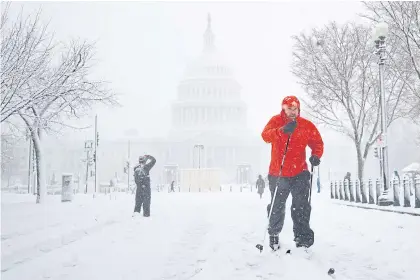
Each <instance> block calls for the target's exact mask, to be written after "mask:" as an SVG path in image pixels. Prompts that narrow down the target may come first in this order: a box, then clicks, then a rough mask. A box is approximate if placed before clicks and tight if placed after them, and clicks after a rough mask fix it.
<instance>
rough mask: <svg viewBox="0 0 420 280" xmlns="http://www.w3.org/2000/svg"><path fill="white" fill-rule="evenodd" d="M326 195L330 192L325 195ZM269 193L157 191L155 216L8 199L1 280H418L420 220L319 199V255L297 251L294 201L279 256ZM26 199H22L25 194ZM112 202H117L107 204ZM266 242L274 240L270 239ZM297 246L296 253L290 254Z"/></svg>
mask: <svg viewBox="0 0 420 280" xmlns="http://www.w3.org/2000/svg"><path fill="white" fill-rule="evenodd" d="M325 195H328V194H325ZM268 196H269V194H268V193H266V194H265V197H264V199H262V200H260V199H259V197H258V195H257V194H256V193H255V192H254V193H198V194H194V193H169V194H168V193H153V194H152V208H151V215H152V216H151V217H150V218H145V217H143V216H140V217H134V218H132V217H131V214H132V209H133V206H134V205H133V200H134V196H133V195H128V194H116V195H114V196H113V197H112V196H111V197H110V196H109V195H100V196H98V197H97V198H95V199H92V198H91V197H89V196H84V195H78V196H76V198H75V201H73V202H72V203H60V202H59V197H50V198H49V200H51V201H48V203H47V204H45V205H42V206H40V205H36V204H34V203H33V196H32V197H31V196H29V197H28V199H30V201H25V199H24V198H22V195H21V196H20V197H18V199H21V200H23V201H22V202H19V203H12V202H13V199H16V198H15V197H14V196H13V195H3V197H2V279H4V280H9V279H34V280H35V279H58V280H64V279H78V280H82V279H86V280H87V279H103V280H106V279H110V280H111V279H112V280H115V279H124V280H125V279H127V280H131V279H150V280H158V279H163V280H171V279H185V280H187V279H194V280H209V279H226V280H227V279H229V280H231V279H240V280H247V279H288V280H294V279H296V280H298V279H299V280H301V279H320V280H322V279H327V280H328V279H332V278H331V277H330V276H328V275H327V271H328V269H329V268H330V267H334V268H335V270H336V279H337V280H346V279H352V280H358V279H373V280H376V279H377V280H399V279H408V280H414V279H417V277H418V275H419V274H420V270H419V268H418V267H419V266H418V260H419V259H420V244H418V242H416V240H418V236H417V235H418V232H420V219H419V217H413V216H407V215H399V214H394V213H387V212H379V211H373V210H365V209H358V208H352V207H345V206H341V205H336V204H333V203H332V202H331V201H330V200H329V199H328V198H327V197H323V196H319V195H317V194H314V197H313V209H312V218H311V226H312V228H313V229H314V231H315V245H314V246H313V247H312V251H313V259H311V260H307V259H305V256H301V254H300V253H299V252H298V249H296V248H294V246H293V242H292V240H293V235H292V223H291V218H290V211H289V209H290V202H291V201H290V200H291V199H289V202H288V207H287V213H286V222H285V227H284V229H283V232H282V233H281V235H280V242H281V243H282V249H281V250H280V251H279V252H276V253H273V252H271V249H270V248H269V246H268V242H266V244H264V251H263V252H262V253H260V252H259V251H258V249H256V248H255V245H256V244H257V243H261V242H262V238H263V230H264V227H265V225H266V218H265V215H266V212H265V206H266V204H267V202H268V199H269V197H268ZM23 197H25V196H24V195H23ZM110 198H111V199H110ZM267 240H268V236H267V239H266V241H267ZM287 248H291V250H292V255H291V256H287V255H285V251H286V249H287Z"/></svg>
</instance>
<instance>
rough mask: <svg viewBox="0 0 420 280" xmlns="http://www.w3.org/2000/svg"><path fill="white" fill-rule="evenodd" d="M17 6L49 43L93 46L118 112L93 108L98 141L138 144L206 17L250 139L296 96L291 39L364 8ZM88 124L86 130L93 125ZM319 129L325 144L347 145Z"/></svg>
mask: <svg viewBox="0 0 420 280" xmlns="http://www.w3.org/2000/svg"><path fill="white" fill-rule="evenodd" d="M23 4H24V12H25V13H31V12H34V11H35V10H37V9H39V8H40V7H42V17H41V20H42V22H44V23H49V30H50V31H51V32H54V33H55V38H56V39H57V40H62V41H68V40H70V39H72V38H80V39H86V40H89V41H96V42H97V44H96V59H97V65H96V68H94V69H93V75H94V76H95V77H100V78H102V79H104V80H107V81H110V82H111V85H112V88H113V89H115V90H116V91H117V92H118V93H120V94H121V98H120V102H121V103H122V105H123V106H122V108H119V109H112V110H109V109H105V108H99V109H98V110H97V111H96V112H97V113H98V114H99V130H100V132H101V137H102V139H104V138H108V139H116V138H120V137H121V135H124V133H125V131H127V130H129V129H133V128H135V129H137V130H138V132H139V136H141V137H146V138H150V137H157V136H162V137H164V136H165V135H166V133H167V132H168V130H169V128H170V124H171V119H170V112H171V111H170V105H171V102H172V101H173V100H174V99H175V98H176V88H177V85H178V82H179V81H180V80H181V79H182V76H183V71H184V70H185V67H186V65H187V63H188V62H190V61H191V60H192V59H194V58H195V57H197V56H198V55H199V54H200V53H201V51H202V46H203V34H204V31H205V29H206V25H207V14H208V13H211V17H212V29H213V32H214V34H215V38H216V41H215V43H216V46H217V48H218V50H219V52H221V53H222V55H223V56H224V57H225V58H226V60H227V61H228V63H229V65H230V66H231V67H232V68H233V69H234V71H235V77H236V79H237V81H238V82H239V83H240V84H241V85H242V99H243V101H245V102H246V103H247V104H248V126H249V128H250V129H251V131H252V132H253V133H255V134H256V135H259V134H260V133H261V131H262V128H263V127H264V125H265V124H266V123H267V121H268V120H269V118H270V117H271V116H272V115H274V114H277V113H278V112H279V111H280V103H281V100H282V98H283V97H284V96H286V95H291V94H293V95H297V96H302V94H303V91H302V90H301V89H300V87H299V86H298V85H297V84H296V82H295V79H294V77H293V75H292V74H291V73H290V64H291V57H292V56H291V54H292V39H291V36H293V35H296V34H298V33H299V32H301V31H305V30H306V31H308V30H310V29H311V28H314V27H321V26H323V25H324V24H326V23H327V22H328V21H337V22H339V23H344V22H346V21H352V20H353V21H359V22H360V21H361V19H360V18H359V17H358V15H357V14H358V13H360V12H362V11H363V5H362V3H360V2H353V1H346V2H338V1H335V2H295V1H293V2H292V1H290V2H277V3H269V2H254V3H251V2H242V3H239V2H236V3H235V2H231V3H222V2H213V3H210V2H198V3H192V2H183V3H176V2H154V3H150V2H149V3H144V2H117V1H115V2H42V4H40V3H37V2H27V3H22V2H19V3H16V2H15V3H13V4H12V7H11V12H12V14H11V15H12V17H11V18H13V15H17V13H18V12H19V11H20V9H21V7H22V5H23ZM88 121H90V123H91V124H93V118H92V119H90V120H88ZM322 131H323V133H324V135H323V136H324V137H325V140H326V143H329V142H331V141H334V142H335V143H336V144H337V143H340V145H341V146H342V147H352V148H353V147H354V146H353V144H352V143H351V142H350V141H348V140H343V139H344V137H339V141H336V139H335V138H334V139H332V136H331V134H329V133H328V132H327V131H326V130H325V129H322ZM89 133H91V132H89ZM72 135H73V136H74V135H76V134H74V133H73V132H72ZM335 137H337V136H335ZM338 149H340V147H338ZM330 151H331V149H330ZM352 153H353V152H352ZM353 167H355V166H354V165H353ZM345 168H346V167H345Z"/></svg>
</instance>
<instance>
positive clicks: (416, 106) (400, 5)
mask: <svg viewBox="0 0 420 280" xmlns="http://www.w3.org/2000/svg"><path fill="white" fill-rule="evenodd" d="M363 3H364V5H365V7H366V9H367V14H363V15H362V17H365V18H368V19H370V20H371V21H372V22H373V23H377V22H380V21H384V22H386V23H387V24H388V25H389V31H390V37H391V38H392V39H393V40H396V41H398V42H399V46H400V49H399V50H400V51H399V53H398V56H396V57H395V59H393V60H391V63H393V62H395V61H401V60H402V61H406V62H407V65H405V66H406V67H400V66H401V65H398V64H399V63H394V65H393V66H392V67H393V68H394V69H395V70H396V74H399V75H401V76H406V77H407V74H406V73H407V72H409V73H411V75H408V77H409V80H408V81H407V86H408V87H409V88H410V90H411V91H412V93H413V96H412V99H411V100H409V101H410V103H409V104H408V105H411V106H412V110H411V111H410V116H411V117H413V119H414V120H416V119H418V117H419V116H420V2H416V1H406V2H401V1H389V2H382V1H381V2H363Z"/></svg>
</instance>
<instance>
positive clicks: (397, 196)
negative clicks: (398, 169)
mask: <svg viewBox="0 0 420 280" xmlns="http://www.w3.org/2000/svg"><path fill="white" fill-rule="evenodd" d="M392 186H393V190H394V206H401V204H400V181H399V180H397V178H396V177H394V178H393V180H392Z"/></svg>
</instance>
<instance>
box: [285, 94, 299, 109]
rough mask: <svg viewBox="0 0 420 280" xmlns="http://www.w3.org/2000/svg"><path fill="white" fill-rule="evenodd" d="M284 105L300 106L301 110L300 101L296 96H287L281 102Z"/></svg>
mask: <svg viewBox="0 0 420 280" xmlns="http://www.w3.org/2000/svg"><path fill="white" fill-rule="evenodd" d="M281 105H282V107H283V105H287V106H289V107H293V106H294V107H298V109H299V111H300V102H299V99H297V97H296V96H293V95H290V96H286V97H285V98H284V99H283V102H282V103H281Z"/></svg>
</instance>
